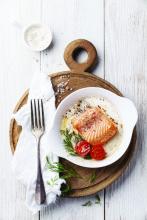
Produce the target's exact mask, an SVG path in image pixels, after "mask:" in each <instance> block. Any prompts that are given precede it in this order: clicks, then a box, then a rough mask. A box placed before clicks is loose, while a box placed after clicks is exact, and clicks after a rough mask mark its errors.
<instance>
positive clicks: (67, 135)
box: [60, 129, 76, 156]
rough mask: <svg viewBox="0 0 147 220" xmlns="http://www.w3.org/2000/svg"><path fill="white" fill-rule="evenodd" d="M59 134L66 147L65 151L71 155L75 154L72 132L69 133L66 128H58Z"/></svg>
mask: <svg viewBox="0 0 147 220" xmlns="http://www.w3.org/2000/svg"><path fill="white" fill-rule="evenodd" d="M60 133H61V135H62V136H63V143H64V147H65V149H66V151H67V152H68V153H69V154H70V155H72V156H76V153H75V151H74V148H73V145H72V142H71V140H72V136H73V133H69V131H68V130H67V129H66V130H65V131H63V130H60Z"/></svg>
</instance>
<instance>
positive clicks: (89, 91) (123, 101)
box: [49, 87, 138, 168]
mask: <svg viewBox="0 0 147 220" xmlns="http://www.w3.org/2000/svg"><path fill="white" fill-rule="evenodd" d="M96 95H98V96H102V97H104V98H106V99H107V100H108V101H110V102H111V103H112V104H113V106H114V107H115V108H116V110H117V112H118V114H119V116H120V117H121V120H122V124H123V138H122V142H121V144H120V146H119V148H118V149H117V150H116V151H115V152H114V153H113V154H112V155H110V156H108V157H107V158H105V159H104V160H100V161H97V160H86V159H83V158H81V157H79V156H71V155H69V154H68V152H66V150H65V148H64V145H63V140H62V138H61V135H60V126H61V120H62V117H63V115H64V114H65V112H66V111H67V110H68V109H69V107H71V106H72V105H73V104H74V103H75V102H77V101H78V100H79V99H81V98H82V97H88V96H96ZM137 119H138V114H137V110H136V108H135V106H134V104H133V102H132V101H130V100H129V99H128V98H124V97H120V96H118V95H116V94H114V93H112V92H110V91H108V90H106V89H102V88H98V87H87V88H83V89H79V90H77V91H75V92H73V93H71V94H70V95H69V96H67V97H66V98H65V99H64V100H63V101H62V102H61V103H60V105H59V106H58V108H57V111H56V113H55V117H54V120H53V125H52V129H51V132H50V135H49V138H50V148H51V150H52V152H53V153H55V154H57V155H58V156H59V157H62V158H65V159H67V160H69V161H70V162H72V163H74V164H77V165H79V166H82V167H89V168H99V167H105V166H108V165H110V164H112V163H114V162H115V161H117V160H118V159H119V158H121V157H122V155H123V154H124V153H125V152H126V150H127V148H128V147H129V144H130V141H131V137H132V133H133V129H134V127H135V124H136V122H137Z"/></svg>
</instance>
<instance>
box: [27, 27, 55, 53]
mask: <svg viewBox="0 0 147 220" xmlns="http://www.w3.org/2000/svg"><path fill="white" fill-rule="evenodd" d="M23 39H24V43H25V45H26V46H27V47H28V48H29V49H31V50H33V51H43V50H45V49H47V48H48V47H49V45H50V44H51V41H52V33H51V31H50V29H49V28H48V27H47V26H46V25H42V24H31V25H29V26H27V27H25V28H24V29H23Z"/></svg>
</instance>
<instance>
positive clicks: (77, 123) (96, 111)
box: [72, 107, 118, 145]
mask: <svg viewBox="0 0 147 220" xmlns="http://www.w3.org/2000/svg"><path fill="white" fill-rule="evenodd" d="M72 125H73V128H74V129H76V130H77V131H78V132H79V134H80V135H81V136H82V137H83V138H84V140H86V141H88V142H89V143H90V144H92V145H95V144H105V143H107V142H108V141H109V140H110V139H111V138H112V137H114V135H115V134H116V133H117V131H118V128H117V125H116V124H115V123H114V122H113V121H112V120H111V119H110V118H109V117H108V116H107V115H106V114H105V112H103V111H102V110H101V109H100V108H99V107H93V108H87V109H86V111H85V112H83V113H82V114H81V115H80V116H77V117H75V118H74V119H73V121H72Z"/></svg>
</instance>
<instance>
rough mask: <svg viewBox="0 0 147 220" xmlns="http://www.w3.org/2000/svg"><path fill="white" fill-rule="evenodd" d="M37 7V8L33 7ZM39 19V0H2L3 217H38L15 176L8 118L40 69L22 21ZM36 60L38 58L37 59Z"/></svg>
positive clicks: (0, 120)
mask: <svg viewBox="0 0 147 220" xmlns="http://www.w3.org/2000/svg"><path fill="white" fill-rule="evenodd" d="M33 8H35V10H32V9H33ZM32 18H33V19H34V20H35V19H36V21H37V20H38V21H39V20H40V0H31V1H23V0H14V1H9V0H6V1H0V28H1V34H0V123H1V126H0V138H1V147H0V167H1V171H0V173H1V174H0V219H1V220H20V219H21V220H38V218H39V217H38V215H36V216H32V214H31V213H30V212H29V211H28V209H27V208H26V206H25V204H24V203H25V188H24V187H23V186H22V185H21V184H20V183H19V182H18V181H17V180H15V177H14V175H13V174H12V170H11V160H12V154H11V152H10V150H9V141H8V130H9V120H10V117H11V114H12V110H13V107H14V103H15V102H16V100H17V99H18V97H19V95H20V93H22V92H23V91H24V89H25V90H26V88H27V87H28V84H29V82H30V78H31V77H32V75H33V73H34V71H36V70H37V71H39V70H40V64H39V62H40V55H39V54H34V53H32V52H31V51H29V50H28V49H26V48H25V47H24V45H23V42H22V33H21V31H20V28H19V25H17V24H16V23H15V21H18V22H20V23H21V24H26V23H28V22H30V20H32ZM36 60H37V62H36Z"/></svg>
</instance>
